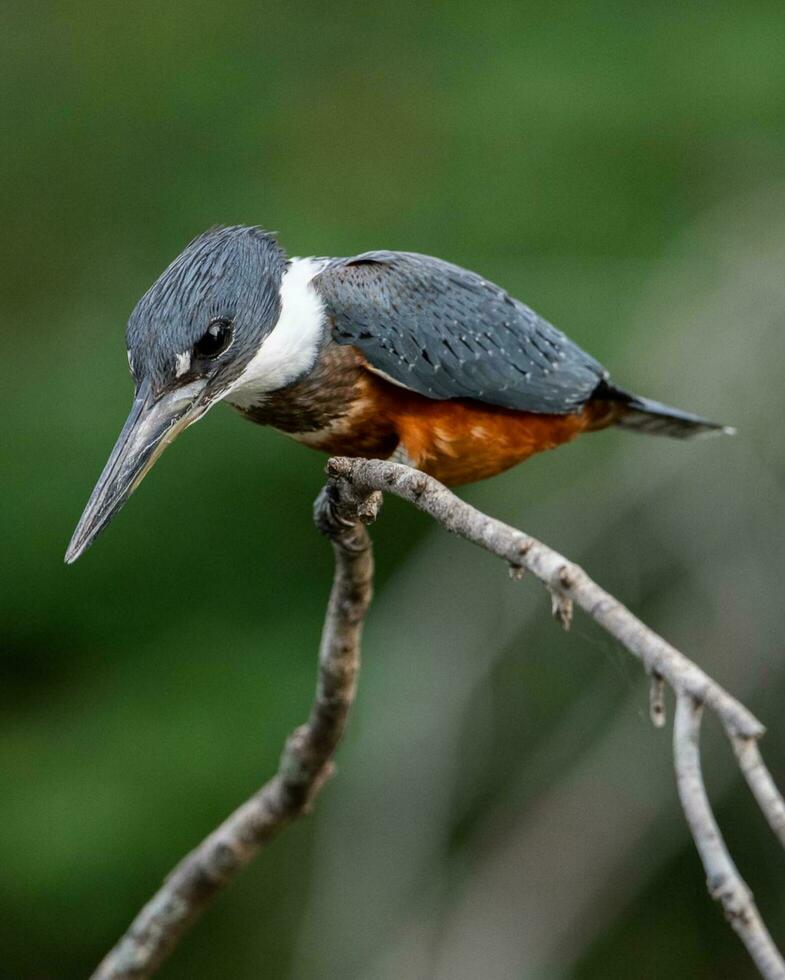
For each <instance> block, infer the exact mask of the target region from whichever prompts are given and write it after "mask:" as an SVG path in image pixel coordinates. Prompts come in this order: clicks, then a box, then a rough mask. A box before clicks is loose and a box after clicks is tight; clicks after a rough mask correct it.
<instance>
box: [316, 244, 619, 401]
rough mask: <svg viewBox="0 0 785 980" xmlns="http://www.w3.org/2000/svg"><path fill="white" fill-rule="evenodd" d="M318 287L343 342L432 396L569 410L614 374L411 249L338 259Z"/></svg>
mask: <svg viewBox="0 0 785 980" xmlns="http://www.w3.org/2000/svg"><path fill="white" fill-rule="evenodd" d="M313 285H314V287H315V288H316V290H317V291H318V293H319V294H320V296H321V298H322V300H323V302H324V305H325V311H326V314H327V317H328V319H329V321H330V323H331V326H332V331H333V336H334V338H335V340H336V341H337V342H338V343H339V344H352V345H354V346H355V347H357V348H358V349H359V350H360V351H361V352H362V354H363V356H364V357H365V358H366V360H367V361H368V364H369V366H370V367H371V368H373V369H375V370H377V371H379V372H381V373H383V374H384V375H387V376H388V377H389V378H391V379H392V380H393V381H395V382H397V383H398V384H401V385H403V386H404V387H406V388H410V389H412V390H414V391H416V392H419V393H420V394H421V395H426V396H427V397H428V398H435V399H447V398H472V399H475V400H477V401H482V402H487V403H489V404H492V405H501V406H504V407H506V408H512V409H517V410H519V411H526V412H552V413H556V414H563V413H568V412H572V411H575V410H577V409H579V408H580V407H581V406H582V405H584V404H585V403H586V401H587V400H588V399H589V398H590V396H591V395H592V393H593V392H594V390H595V389H596V388H597V385H598V384H599V382H600V381H601V380H602V379H603V378H605V377H607V372H606V371H605V370H604V369H603V367H602V365H600V364H599V363H598V362H597V361H595V360H594V358H592V357H590V356H589V355H588V354H586V353H585V352H584V351H583V350H581V349H580V347H578V346H577V345H576V344H574V343H572V341H571V340H569V338H567V337H565V335H564V334H563V333H561V332H560V331H559V330H557V329H556V328H555V327H553V326H551V324H550V323H548V322H547V321H545V320H543V319H542V318H541V317H539V316H537V314H536V313H535V312H534V311H533V310H530V309H529V307H528V306H525V305H524V304H523V303H521V302H519V301H518V300H516V299H514V298H513V297H511V296H510V295H509V294H508V293H506V292H505V291H504V290H503V289H502V288H501V287H499V286H496V285H494V284H493V283H491V282H488V281H487V280H485V279H482V278H481V277H480V276H478V275H477V274H476V273H473V272H469V271H468V270H467V269H461V268H460V267H459V266H456V265H451V264H450V263H449V262H443V261H441V260H440V259H435V258H431V257H430V256H427V255H417V254H415V253H412V252H367V253H365V254H364V255H358V256H355V257H354V258H344V259H331V260H329V261H328V263H327V265H326V266H325V268H324V269H323V270H322V271H321V272H320V273H319V274H318V275H317V276H316V277H315V278H314V279H313Z"/></svg>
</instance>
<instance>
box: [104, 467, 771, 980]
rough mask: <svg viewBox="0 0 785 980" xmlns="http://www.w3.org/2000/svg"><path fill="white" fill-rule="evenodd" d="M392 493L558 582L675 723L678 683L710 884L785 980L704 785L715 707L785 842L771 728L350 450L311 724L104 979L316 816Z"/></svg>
mask: <svg viewBox="0 0 785 980" xmlns="http://www.w3.org/2000/svg"><path fill="white" fill-rule="evenodd" d="M382 493H392V494H394V495H395V496H398V497H400V498H402V499H403V500H406V501H408V502H409V503H411V504H413V505H414V506H415V507H417V508H418V509H419V510H421V511H423V512H424V513H427V514H428V515H430V516H431V517H432V518H433V519H434V520H435V521H437V523H439V524H440V525H441V526H442V527H444V528H445V529H446V530H448V531H450V532H452V533H454V534H457V535H459V536H460V537H463V538H465V539H466V540H468V541H470V542H472V543H474V544H476V545H478V546H479V547H481V548H483V549H485V550H486V551H489V552H490V553H491V554H494V555H496V556H497V557H499V558H502V559H503V560H504V561H506V562H507V564H508V566H509V569H510V572H511V573H512V575H513V577H515V578H520V577H521V575H522V574H523V572H524V570H525V571H530V572H532V573H533V575H534V576H535V577H536V578H538V579H539V580H540V581H541V582H542V583H543V584H544V585H545V586H546V588H547V589H548V591H549V593H550V596H551V601H552V611H553V614H554V616H555V617H556V619H557V620H558V621H559V622H560V623H561V624H562V626H564V628H565V629H567V628H569V625H570V622H571V619H572V612H573V607H574V606H575V605H577V606H579V607H580V608H581V609H583V610H584V612H586V613H587V614H588V615H589V616H590V617H591V618H592V619H594V620H595V622H597V623H599V625H600V626H602V627H603V628H604V629H605V630H606V631H607V632H608V633H609V634H610V635H611V636H613V637H615V638H616V639H617V640H618V641H619V642H620V643H621V644H622V645H623V646H624V647H626V649H627V650H629V651H630V653H632V654H633V655H634V656H636V657H637V658H638V659H639V660H640V661H641V663H642V665H643V667H644V668H645V670H646V671H647V673H648V674H649V675H650V678H651V692H650V712H651V716H652V720H653V721H654V723H655V724H656V725H657V726H658V727H661V726H662V725H664V724H665V699H664V685H665V684H667V685H669V686H670V687H671V688H672V689H673V691H674V692H675V693H676V696H677V711H676V719H675V723H674V750H675V768H676V774H677V784H678V788H679V795H680V798H681V801H682V806H683V807H684V811H685V814H686V816H687V820H688V823H689V825H690V829H691V831H692V834H693V837H694V839H695V843H696V846H697V847H698V851H699V853H700V855H701V859H702V860H703V863H704V866H705V868H706V872H707V875H708V878H709V890H710V892H711V894H712V896H713V897H715V898H717V899H719V900H720V901H721V902H722V904H723V907H724V909H725V912H726V915H727V916H728V918H729V919H730V921H731V924H732V925H733V927H734V929H735V930H736V931H737V933H738V934H739V935H740V936H741V938H742V940H743V941H744V943H745V945H746V946H747V949H748V951H749V952H750V955H751V956H752V958H753V960H754V961H755V963H756V965H757V967H758V970H759V972H760V973H761V975H762V976H763V977H764V978H766V980H785V963H783V960H782V958H781V956H780V954H779V952H778V950H777V948H776V947H775V946H774V943H773V942H772V940H771V937H770V936H769V934H768V932H767V930H766V927H765V925H764V924H763V921H762V920H761V918H760V915H759V913H758V911H757V909H756V907H755V904H754V902H753V900H752V895H751V893H750V891H749V889H748V888H747V886H746V884H745V883H744V882H743V880H742V879H741V877H740V876H739V874H738V872H737V871H736V868H735V866H734V865H733V862H732V860H731V858H730V855H729V854H728V852H727V849H726V847H725V844H724V842H723V840H722V837H721V835H720V833H719V830H718V828H717V825H716V822H715V820H714V817H713V814H712V812H711V808H710V806H709V802H708V798H707V796H706V792H705V789H704V786H703V780H702V776H701V770H700V755H699V745H698V735H699V728H700V717H701V712H702V708H703V707H704V706H705V707H708V708H709V709H710V710H712V711H713V712H714V713H715V714H716V715H717V717H718V718H719V719H720V722H721V723H722V725H723V727H724V729H725V732H726V734H727V735H728V737H729V739H730V740H731V743H732V745H733V747H734V750H735V752H736V755H737V758H738V760H739V765H740V768H741V770H742V772H743V774H744V776H745V778H746V779H747V782H748V783H749V785H750V788H751V789H752V791H753V794H754V795H755V798H756V800H757V801H758V804H759V806H760V808H761V810H762V811H763V813H764V815H765V816H766V818H767V820H768V822H769V824H770V825H771V827H772V829H773V830H774V832H775V833H776V834H777V835H778V836H779V838H780V840H781V841H782V842H783V844H785V803H783V799H782V797H781V795H780V794H779V792H778V790H777V789H776V787H775V785H774V782H773V781H772V779H771V776H770V774H769V772H768V770H767V769H766V767H765V765H764V763H763V760H762V759H761V757H760V753H759V750H758V746H757V740H758V739H759V738H760V737H761V736H762V735H763V733H764V728H763V725H762V724H761V723H760V722H759V721H758V720H757V719H756V718H755V717H754V716H753V715H752V714H751V712H750V711H748V710H747V708H745V707H744V705H742V704H741V703H740V702H739V701H737V700H736V699H735V698H734V697H732V696H731V695H730V694H729V693H728V692H727V691H725V690H724V688H722V687H721V686H720V685H719V684H717V683H716V682H715V681H714V680H712V679H711V678H710V677H709V676H708V675H707V674H706V673H704V671H702V670H701V669H700V668H699V667H698V666H696V665H695V664H694V663H693V662H692V661H691V660H689V659H688V658H687V657H685V656H684V654H682V653H680V652H679V651H678V650H676V649H675V648H674V647H672V646H671V645H670V644H669V643H667V642H666V641H665V640H663V639H662V638H661V637H660V636H658V635H657V634H656V633H654V632H653V631H652V630H650V629H649V628H648V627H647V626H645V625H644V624H643V623H642V622H641V621H640V620H638V619H637V618H636V617H635V616H634V615H633V614H632V613H631V612H630V611H629V610H628V609H626V608H625V607H624V606H623V605H622V604H621V603H620V602H619V601H618V600H616V599H614V598H613V596H611V595H610V594H609V593H607V592H605V591H604V590H603V589H601V588H600V587H599V586H598V585H597V584H596V583H595V582H593V581H592V580H591V579H590V578H589V576H588V575H587V574H586V573H585V572H584V571H583V569H581V568H580V567H578V566H577V565H575V564H573V563H571V562H569V561H567V559H566V558H564V557H563V556H562V555H560V554H559V553H558V552H556V551H554V550H552V549H551V548H549V547H547V546H546V545H544V544H542V543H541V542H540V541H537V540H536V539H534V538H532V537H530V536H528V535H526V534H524V533H523V532H521V531H519V530H517V529H516V528H513V527H510V526H509V525H507V524H504V523H503V522H501V521H498V520H495V519H494V518H491V517H488V516H487V515H485V514H483V513H481V512H480V511H478V510H476V509H475V508H473V507H471V506H470V505H469V504H467V503H465V502H464V501H462V500H460V499H459V498H458V497H456V496H455V495H454V494H452V493H451V492H450V491H449V490H447V489H446V488H445V487H443V486H442V485H441V484H440V483H438V482H437V481H436V480H434V479H432V478H431V477H428V476H426V475H425V474H423V473H420V472H418V471H416V470H413V469H411V468H409V467H408V466H405V465H402V464H399V463H394V462H383V461H380V460H361V459H344V458H336V459H332V460H330V462H329V463H328V482H327V485H326V486H325V488H324V489H323V491H322V493H321V494H320V496H319V498H318V500H317V502H316V507H315V517H316V523H317V525H318V526H319V528H320V529H321V530H322V531H323V532H324V533H325V534H327V535H328V536H329V537H330V538H331V540H332V542H333V549H334V552H335V557H336V570H335V580H334V584H333V591H332V595H331V598H330V603H329V606H328V610H327V617H326V621H325V627H324V631H323V634H322V644H321V648H320V655H319V679H318V683H317V691H316V698H315V701H314V705H313V708H312V710H311V715H310V718H309V720H308V722H307V723H306V724H305V725H303V726H302V727H300V728H298V729H297V730H296V731H295V732H294V733H293V734H292V736H290V738H289V740H288V742H287V745H286V747H285V749H284V753H283V757H282V759H281V764H280V767H279V770H278V773H277V774H276V775H275V776H274V777H273V778H272V779H271V780H270V781H269V782H268V783H266V784H265V785H264V786H263V787H262V788H261V789H260V790H259V791H258V792H257V793H256V794H255V795H254V796H253V797H251V799H250V800H248V801H247V802H246V803H244V804H243V805H242V806H241V807H239V808H238V809H237V810H236V811H235V812H234V813H233V814H232V816H230V817H229V818H228V820H226V821H225V822H224V823H223V824H222V825H221V826H220V827H219V828H218V829H217V830H216V831H214V832H213V833H212V834H211V835H210V836H209V837H207V838H206V839H205V841H203V842H202V844H200V845H199V847H197V848H196V849H195V850H194V851H192V852H191V854H189V855H188V856H187V857H186V858H184V860H183V861H182V862H181V863H180V864H179V865H178V866H177V867H176V868H175V870H174V871H173V872H172V874H171V875H170V876H169V877H168V878H167V879H166V881H165V882H164V884H163V885H162V887H161V889H160V890H159V892H158V894H157V895H155V896H154V897H153V899H152V900H151V901H150V902H149V903H148V904H147V905H146V906H145V907H144V908H143V909H142V911H141V912H140V914H139V915H138V916H137V918H136V920H135V921H134V922H133V923H132V925H131V927H130V929H129V930H128V932H127V933H126V935H125V936H124V937H123V938H122V939H121V941H120V942H119V943H118V945H117V946H116V947H115V948H114V949H113V950H112V951H111V952H110V953H109V954H108V955H107V957H106V958H105V959H104V961H103V962H102V963H101V965H100V966H99V968H98V970H97V971H96V973H95V974H94V977H93V980H131V978H134V980H140V978H145V977H150V976H152V975H153V973H154V972H155V970H156V969H157V967H158V966H159V965H160V963H161V962H162V960H163V959H164V958H165V957H166V955H167V954H168V953H169V952H170V951H171V950H172V949H173V948H174V947H175V946H176V944H177V942H178V941H179V939H180V937H181V936H182V935H183V933H184V932H185V931H186V929H187V928H188V927H189V926H190V924H191V923H192V922H193V921H194V920H195V919H196V917H197V916H198V915H199V913H200V912H201V911H202V910H203V909H204V908H205V907H206V905H207V904H208V903H209V902H210V900H211V899H212V897H213V896H214V895H215V894H216V893H217V892H218V891H219V890H220V889H222V888H223V887H224V886H225V885H226V884H227V883H228V882H229V881H230V880H231V879H232V878H233V877H234V875H235V874H236V873H237V872H238V871H239V870H240V869H241V868H242V867H244V866H245V865H246V864H247V863H248V862H249V861H250V860H251V858H252V857H253V856H254V855H255V854H256V853H257V852H258V851H259V850H260V849H261V847H263V846H264V845H265V844H266V843H267V841H269V840H270V839H271V838H272V837H273V836H275V835H276V834H277V833H278V832H279V831H280V830H282V829H283V828H284V827H285V826H286V825H287V824H288V823H290V822H291V821H292V820H293V819H295V818H296V817H298V816H300V815H301V814H302V813H304V812H306V811H307V809H308V808H309V806H310V803H311V802H312V800H313V798H314V797H315V795H316V793H318V791H319V789H320V788H321V786H322V785H323V783H324V782H325V780H326V779H327V778H328V777H329V775H330V773H331V767H332V762H331V759H332V755H333V753H334V751H335V749H336V747H337V745H338V742H339V740H340V738H341V735H342V734H343V730H344V727H345V724H346V716H347V713H348V710H349V708H350V706H351V704H352V701H353V699H354V690H355V683H356V673H357V669H358V666H359V639H360V630H361V625H362V620H363V617H364V615H365V612H366V610H367V607H368V603H369V601H370V595H371V577H372V560H371V549H370V541H369V538H368V535H367V532H366V530H365V528H364V526H363V525H364V524H367V523H370V522H371V521H373V520H374V518H375V517H376V514H377V512H378V509H379V506H380V503H381V494H382Z"/></svg>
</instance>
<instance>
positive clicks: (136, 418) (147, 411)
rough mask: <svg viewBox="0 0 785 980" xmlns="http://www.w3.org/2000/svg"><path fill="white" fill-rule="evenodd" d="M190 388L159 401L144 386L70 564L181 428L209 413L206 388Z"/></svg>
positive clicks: (69, 554)
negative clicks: (202, 395)
mask: <svg viewBox="0 0 785 980" xmlns="http://www.w3.org/2000/svg"><path fill="white" fill-rule="evenodd" d="M196 388H197V386H196V385H188V386H187V387H185V388H180V389H178V390H175V391H173V392H169V393H168V394H166V395H163V396H161V397H160V398H154V397H153V395H152V393H151V391H150V389H149V388H148V387H147V386H145V387H143V388H142V389H140V391H139V392H138V393H137V396H136V398H135V399H134V403H133V406H132V407H131V412H130V414H129V416H128V419H127V420H126V423H125V425H124V426H123V430H122V432H121V433H120V436H119V438H118V440H117V442H116V443H115V447H114V449H113V450H112V454H111V456H110V457H109V459H108V461H107V463H106V466H105V467H104V470H103V473H101V476H100V478H99V480H98V483H97V484H96V485H95V489H94V490H93V492H92V494H91V496H90V499H89V500H88V502H87V506H86V507H85V509H84V513H83V514H82V516H81V518H80V520H79V523H78V524H77V526H76V530H75V531H74V534H73V537H72V538H71V543H70V544H69V545H68V550H67V551H66V553H65V560H66V562H67V563H68V564H69V565H70V564H71V563H72V562H75V561H76V559H77V558H78V557H79V556H80V555H81V554H82V553H83V552H84V551H86V550H87V548H89V547H90V545H91V544H92V543H93V541H95V539H96V538H97V537H98V535H99V534H100V533H101V531H103V529H104V528H105V527H106V525H107V524H108V523H109V522H110V521H111V520H112V518H113V517H114V516H115V514H117V512H118V511H119V510H120V508H121V507H122V506H123V504H124V503H125V502H126V500H128V498H129V497H130V496H131V494H132V493H133V492H134V490H135V489H136V488H137V487H138V486H139V484H140V483H141V482H142V480H143V479H144V477H145V476H146V474H147V473H148V472H149V470H150V469H151V468H152V466H153V464H154V463H155V461H156V460H157V459H158V457H159V456H160V455H161V453H162V452H163V451H164V449H165V448H166V447H167V446H168V445H169V443H170V442H172V441H173V440H174V439H175V438H176V437H177V436H178V435H179V433H180V432H182V431H183V429H185V428H187V427H188V426H189V425H190V424H191V423H192V422H195V421H196V420H197V419H198V418H201V416H202V415H203V414H204V413H205V412H206V411H207V408H208V407H209V404H210V403H209V402H207V403H204V401H203V399H202V398H200V395H201V394H202V393H203V386H202V385H199V386H198V390H195V389H196Z"/></svg>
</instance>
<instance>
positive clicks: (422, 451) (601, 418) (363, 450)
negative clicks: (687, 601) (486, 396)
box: [296, 369, 612, 485]
mask: <svg viewBox="0 0 785 980" xmlns="http://www.w3.org/2000/svg"><path fill="white" fill-rule="evenodd" d="M611 420H612V418H611V413H610V412H609V409H608V406H607V405H602V404H598V405H591V404H590V405H588V406H586V408H584V409H583V410H582V411H581V412H577V413H573V414H570V415H541V414H534V413H529V412H516V411H513V410H511V409H506V408H499V407H496V406H493V405H486V404H483V403H481V402H475V401H470V400H463V399H456V400H451V401H436V400H433V399H430V398H426V397H425V396H423V395H419V394H417V393H416V392H413V391H409V390H408V389H405V388H401V387H400V386H398V385H395V384H392V383H391V382H388V381H386V380H385V379H384V378H381V377H379V376H377V375H376V374H373V373H371V372H370V371H369V370H367V369H363V370H361V371H360V375H359V377H358V379H357V384H356V388H355V397H354V399H353V401H352V405H351V406H350V408H349V410H348V411H347V412H346V414H345V415H343V417H342V418H340V419H338V420H336V421H335V422H334V423H333V424H331V425H330V426H329V427H327V428H326V429H323V430H321V431H320V432H312V433H307V434H306V433H303V434H298V435H297V436H296V438H298V440H299V441H302V442H304V443H306V444H307V445H310V446H312V447H313V448H316V449H321V450H324V451H325V452H329V453H333V454H340V455H355V456H366V457H375V456H377V457H386V456H388V455H389V454H390V453H391V452H392V451H393V449H395V447H396V445H398V444H400V445H401V446H402V447H403V448H404V449H405V450H406V453H407V455H408V457H409V459H410V460H411V461H412V463H413V464H414V465H416V466H417V467H419V468H420V469H422V470H423V471H424V472H426V473H429V474H430V475H431V476H434V477H436V479H437V480H441V481H442V482H443V483H446V484H449V485H457V484H461V483H471V482H473V481H475V480H482V479H485V478H486V477H489V476H493V475H494V474H496V473H501V472H502V471H503V470H506V469H508V468H509V467H510V466H514V465H515V464H516V463H519V462H521V461H522V460H524V459H527V458H528V457H529V456H532V455H533V454H534V453H538V452H541V451H542V450H545V449H553V448H554V447H556V446H558V445H561V443H563V442H568V441H569V440H570V439H574V438H575V436H577V435H579V434H580V433H581V432H585V431H587V430H590V429H596V428H603V427H604V426H605V425H607V424H609V423H610V422H611Z"/></svg>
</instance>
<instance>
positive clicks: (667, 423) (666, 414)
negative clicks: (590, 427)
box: [594, 381, 736, 439]
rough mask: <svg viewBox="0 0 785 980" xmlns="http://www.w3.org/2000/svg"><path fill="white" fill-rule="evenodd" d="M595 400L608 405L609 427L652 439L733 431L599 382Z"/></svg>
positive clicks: (689, 437) (730, 432) (733, 432)
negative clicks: (609, 409) (614, 426)
mask: <svg viewBox="0 0 785 980" xmlns="http://www.w3.org/2000/svg"><path fill="white" fill-rule="evenodd" d="M594 397H595V398H597V399H599V400H601V401H607V402H610V403H612V405H613V408H614V418H613V424H614V425H618V426H619V428H621V429H631V430H632V431H634V432H645V433H647V434H648V435H653V436H670V437H671V438H672V439H693V438H695V437H696V436H704V435H717V434H725V435H734V434H735V432H736V430H735V429H734V428H733V427H732V426H729V425H722V424H720V423H719V422H710V421H709V419H704V418H701V416H700V415H693V414H692V413H691V412H683V411H682V410H681V409H680V408H671V407H670V405H663V404H662V403H661V402H655V401H654V400H653V399H651V398H642V397H641V396H640V395H632V394H630V393H629V392H628V391H623V390H622V389H621V388H616V387H615V386H613V385H611V384H609V383H608V382H604V381H603V382H601V384H600V387H599V388H598V390H597V392H596V393H595V396H594Z"/></svg>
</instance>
